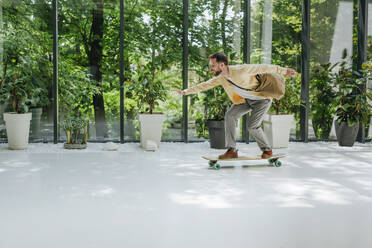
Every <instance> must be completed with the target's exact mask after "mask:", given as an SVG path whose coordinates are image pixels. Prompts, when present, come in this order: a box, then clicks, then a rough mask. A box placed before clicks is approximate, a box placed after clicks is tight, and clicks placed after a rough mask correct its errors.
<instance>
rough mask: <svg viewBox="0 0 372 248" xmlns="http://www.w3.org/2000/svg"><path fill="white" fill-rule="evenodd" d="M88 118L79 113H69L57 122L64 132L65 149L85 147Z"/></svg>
mask: <svg viewBox="0 0 372 248" xmlns="http://www.w3.org/2000/svg"><path fill="white" fill-rule="evenodd" d="M88 123H89V119H88V118H85V117H83V116H81V115H80V114H70V115H68V116H67V118H66V119H65V120H63V121H61V122H59V126H60V127H61V128H62V129H63V130H64V131H65V132H66V143H65V144H64V146H63V147H64V148H65V149H85V148H86V147H87V138H88Z"/></svg>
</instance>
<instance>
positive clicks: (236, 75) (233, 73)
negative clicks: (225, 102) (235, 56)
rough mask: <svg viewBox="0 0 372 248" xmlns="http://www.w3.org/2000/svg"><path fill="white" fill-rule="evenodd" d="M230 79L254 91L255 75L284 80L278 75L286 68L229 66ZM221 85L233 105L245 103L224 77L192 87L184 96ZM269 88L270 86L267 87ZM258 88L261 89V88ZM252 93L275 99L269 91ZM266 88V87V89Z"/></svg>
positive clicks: (261, 65)
mask: <svg viewBox="0 0 372 248" xmlns="http://www.w3.org/2000/svg"><path fill="white" fill-rule="evenodd" d="M229 72H230V78H231V80H232V81H233V82H234V83H235V84H236V85H238V86H240V87H242V88H245V89H250V90H255V89H256V88H257V87H258V86H259V85H258V84H259V83H258V81H257V79H256V75H257V74H263V73H272V76H273V77H274V78H277V79H279V80H284V78H283V76H281V75H279V74H285V73H286V72H287V68H283V67H280V66H277V65H266V64H242V65H231V66H229ZM219 85H221V86H222V87H223V88H224V90H225V91H226V93H227V95H228V96H229V98H230V100H231V101H232V102H233V103H234V104H241V103H245V100H244V98H242V97H241V96H239V95H238V94H236V93H235V92H234V87H235V86H234V85H232V84H231V83H230V82H229V81H228V80H227V79H226V78H225V77H224V76H222V75H219V76H217V77H213V78H212V79H210V80H208V81H206V82H203V83H200V84H197V85H195V86H192V87H190V88H188V89H186V90H184V91H185V94H186V95H190V94H196V93H199V92H201V91H205V90H209V89H211V88H214V87H216V86H219ZM268 87H270V85H268ZM259 88H262V87H261V86H260V87H259ZM259 88H258V89H257V91H252V92H251V93H252V94H253V95H256V96H261V97H264V98H266V99H272V98H276V96H275V94H272V93H270V91H261V92H260V91H259ZM266 88H267V87H266Z"/></svg>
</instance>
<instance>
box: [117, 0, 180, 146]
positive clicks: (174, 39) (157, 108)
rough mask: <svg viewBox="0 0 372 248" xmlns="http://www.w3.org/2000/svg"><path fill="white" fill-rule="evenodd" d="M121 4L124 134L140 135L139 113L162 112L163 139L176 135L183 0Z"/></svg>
mask: <svg viewBox="0 0 372 248" xmlns="http://www.w3.org/2000/svg"><path fill="white" fill-rule="evenodd" d="M124 6H125V21H126V23H125V43H124V46H125V47H124V49H125V66H126V68H125V73H126V74H125V78H126V81H125V101H124V102H125V130H124V133H125V139H126V140H128V141H129V140H139V123H138V118H137V115H138V114H139V113H142V112H143V113H149V112H150V111H152V112H153V113H163V114H164V115H165V121H164V123H163V129H162V130H163V133H162V140H163V141H167V140H172V141H177V140H178V141H180V140H181V130H182V129H181V125H182V98H181V97H180V96H178V95H176V94H173V93H170V92H169V89H171V88H181V87H182V22H183V21H182V1H173V0H153V1H137V2H134V1H129V0H126V1H125V3H124Z"/></svg>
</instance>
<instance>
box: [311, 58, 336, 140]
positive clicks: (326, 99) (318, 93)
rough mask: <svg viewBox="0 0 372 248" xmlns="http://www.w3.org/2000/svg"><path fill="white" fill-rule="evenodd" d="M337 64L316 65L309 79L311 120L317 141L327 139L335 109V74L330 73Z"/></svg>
mask: <svg viewBox="0 0 372 248" xmlns="http://www.w3.org/2000/svg"><path fill="white" fill-rule="evenodd" d="M336 65H337V64H334V65H331V63H326V64H321V65H318V66H317V67H316V68H315V69H314V71H313V73H312V77H311V83H310V87H311V90H310V92H311V96H312V97H311V119H312V124H313V128H314V132H315V136H316V137H317V138H318V139H328V137H329V133H330V132H331V128H332V123H333V116H334V114H335V108H334V106H333V102H334V99H335V97H336V92H335V90H334V89H333V87H334V80H335V74H334V73H333V72H332V70H333V69H334V67H335V66H336Z"/></svg>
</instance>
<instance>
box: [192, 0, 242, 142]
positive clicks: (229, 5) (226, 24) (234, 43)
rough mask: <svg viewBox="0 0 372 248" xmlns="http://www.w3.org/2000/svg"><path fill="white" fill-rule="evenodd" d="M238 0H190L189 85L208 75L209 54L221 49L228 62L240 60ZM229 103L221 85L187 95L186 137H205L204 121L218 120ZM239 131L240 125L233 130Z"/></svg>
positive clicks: (240, 38)
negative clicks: (187, 124) (187, 117)
mask: <svg viewBox="0 0 372 248" xmlns="http://www.w3.org/2000/svg"><path fill="white" fill-rule="evenodd" d="M241 4H242V2H241V1H240V0H232V1H219V0H214V1H204V0H203V1H196V0H192V1H190V10H189V12H190V18H189V20H190V30H189V35H190V36H189V40H190V55H189V87H190V86H193V85H196V84H198V83H201V82H204V81H207V80H208V79H210V78H211V77H212V73H211V72H210V70H209V55H211V54H212V53H215V52H221V51H222V52H224V53H225V54H227V55H228V58H229V64H240V63H242V61H243V60H242V44H243V43H242V32H241V30H242V20H243V16H244V15H243V12H242V11H243V10H242V8H241V7H242V5H241ZM230 105H231V102H230V100H229V99H228V97H227V95H226V93H225V92H224V90H223V88H222V87H220V86H219V87H216V88H214V89H210V90H208V91H206V92H203V93H200V94H198V95H190V97H189V130H188V135H189V140H191V141H193V140H194V141H195V140H204V139H207V138H209V133H208V128H207V126H206V120H208V119H220V118H223V117H224V114H225V112H226V111H227V109H228V108H229V106H230ZM239 130H240V125H239V126H238V127H237V131H239Z"/></svg>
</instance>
